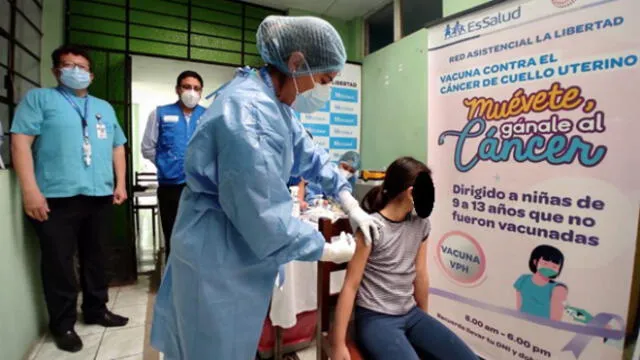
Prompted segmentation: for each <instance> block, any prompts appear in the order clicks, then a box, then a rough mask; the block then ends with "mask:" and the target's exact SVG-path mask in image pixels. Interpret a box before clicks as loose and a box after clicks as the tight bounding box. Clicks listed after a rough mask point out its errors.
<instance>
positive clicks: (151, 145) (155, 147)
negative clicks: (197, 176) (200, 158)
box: [141, 71, 206, 259]
mask: <svg viewBox="0 0 640 360" xmlns="http://www.w3.org/2000/svg"><path fill="white" fill-rule="evenodd" d="M202 86H203V83H202V77H201V76H200V75H199V74H198V73H196V72H194V71H184V72H183V73H181V74H180V75H179V76H178V79H177V81H176V94H177V95H178V98H179V100H178V101H177V102H175V103H173V104H168V105H164V106H159V107H157V108H156V109H155V110H154V111H153V112H152V113H151V115H149V120H148V121H147V126H146V128H145V131H144V137H143V139H142V146H141V148H142V156H143V157H144V158H145V159H147V160H149V161H151V162H152V163H154V164H155V166H156V169H157V170H158V185H159V187H158V205H159V206H160V221H161V222H162V232H163V233H164V238H165V256H166V258H167V259H168V258H169V252H170V251H171V232H172V231H173V223H174V222H175V220H176V215H177V214H178V204H179V203H180V195H181V194H182V189H183V188H184V186H185V183H186V177H185V173H184V155H185V151H186V149H187V143H188V142H189V139H191V136H192V135H193V132H194V131H195V129H196V126H197V125H198V120H199V119H200V116H202V114H204V112H205V110H206V109H205V108H204V107H202V106H200V105H198V102H200V98H201V96H202Z"/></svg>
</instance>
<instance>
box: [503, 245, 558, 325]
mask: <svg viewBox="0 0 640 360" xmlns="http://www.w3.org/2000/svg"><path fill="white" fill-rule="evenodd" d="M563 265H564V255H562V252H560V250H558V249H556V248H555V247H553V246H550V245H540V246H538V247H536V248H535V249H533V251H532V252H531V257H530V258H529V269H530V270H531V272H532V273H533V274H524V275H521V276H520V277H519V278H518V280H516V282H515V283H514V284H513V287H514V288H515V289H516V308H517V309H518V310H519V311H521V312H523V313H526V314H531V315H535V316H540V317H544V318H547V319H551V320H557V321H559V320H561V319H562V314H563V312H564V305H563V303H564V302H565V300H566V299H567V295H568V294H569V289H568V288H567V286H566V285H565V284H563V283H559V282H556V281H555V280H554V279H555V278H557V277H558V276H560V273H561V272H562V266H563Z"/></svg>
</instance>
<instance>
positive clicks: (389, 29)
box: [365, 2, 393, 54]
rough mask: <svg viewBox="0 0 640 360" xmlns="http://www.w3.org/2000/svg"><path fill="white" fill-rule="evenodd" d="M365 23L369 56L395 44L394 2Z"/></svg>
mask: <svg viewBox="0 0 640 360" xmlns="http://www.w3.org/2000/svg"><path fill="white" fill-rule="evenodd" d="M365 21H366V22H365V26H366V31H367V54H371V53H374V52H376V51H378V50H380V49H382V48H383V47H385V46H387V45H389V44H391V43H393V2H392V3H390V4H388V5H386V6H385V7H383V8H382V9H380V10H378V11H377V12H375V13H374V14H372V15H371V16H369V17H368V18H367V19H366V20H365Z"/></svg>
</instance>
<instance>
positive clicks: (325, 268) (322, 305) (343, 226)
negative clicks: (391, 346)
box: [316, 219, 363, 360]
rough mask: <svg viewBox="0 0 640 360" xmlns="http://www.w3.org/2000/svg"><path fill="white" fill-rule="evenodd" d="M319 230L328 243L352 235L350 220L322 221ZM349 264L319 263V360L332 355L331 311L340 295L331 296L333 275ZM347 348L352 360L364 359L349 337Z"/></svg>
mask: <svg viewBox="0 0 640 360" xmlns="http://www.w3.org/2000/svg"><path fill="white" fill-rule="evenodd" d="M319 230H320V232H321V233H322V235H324V238H325V240H326V241H327V242H329V241H331V238H332V237H334V236H339V235H340V233H341V232H343V231H344V232H346V233H352V230H351V225H350V224H349V220H348V219H340V220H338V221H336V222H335V223H331V220H329V219H320V222H319ZM346 268H347V264H346V263H345V264H334V263H330V262H321V261H318V329H317V332H316V347H317V350H316V354H317V360H328V358H329V356H330V355H331V340H332V338H331V335H330V329H331V327H330V321H331V315H332V312H331V309H332V307H334V306H335V305H336V303H337V302H338V295H339V293H336V294H331V273H333V272H336V271H341V270H345V269H346ZM347 348H348V349H349V354H350V355H351V359H352V360H361V359H363V357H362V355H360V352H359V351H358V348H357V346H356V344H355V342H353V341H352V340H351V339H350V338H349V337H347Z"/></svg>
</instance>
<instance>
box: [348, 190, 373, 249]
mask: <svg viewBox="0 0 640 360" xmlns="http://www.w3.org/2000/svg"><path fill="white" fill-rule="evenodd" d="M340 205H342V208H343V209H344V211H345V212H346V213H347V215H349V218H350V219H351V221H352V222H354V223H355V225H356V226H355V229H354V230H357V229H360V231H362V234H363V235H364V242H365V245H367V246H370V245H371V241H372V240H378V238H379V237H380V229H382V227H383V226H384V223H383V222H382V221H380V220H379V219H376V218H374V217H373V216H371V215H370V214H367V213H366V212H365V211H364V210H362V208H360V204H358V200H356V199H354V198H353V196H352V195H351V194H350V193H349V192H348V191H343V192H341V193H340Z"/></svg>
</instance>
